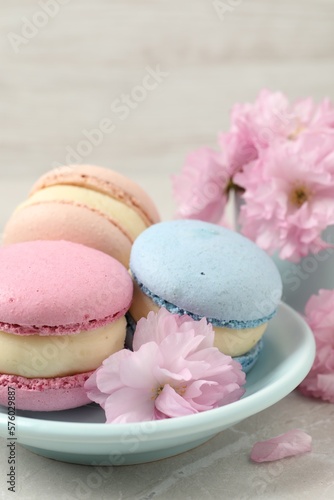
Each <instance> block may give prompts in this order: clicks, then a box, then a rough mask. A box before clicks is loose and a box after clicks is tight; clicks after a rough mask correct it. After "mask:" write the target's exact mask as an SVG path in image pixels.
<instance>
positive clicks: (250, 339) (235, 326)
mask: <svg viewBox="0 0 334 500" xmlns="http://www.w3.org/2000/svg"><path fill="white" fill-rule="evenodd" d="M132 276H133V278H134V300H133V303H132V306H131V308H130V314H131V316H132V317H133V319H134V320H135V321H138V320H139V319H140V318H141V317H143V316H147V314H148V313H149V312H150V311H154V312H157V311H158V310H159V308H161V307H164V308H165V309H167V310H168V311H169V312H171V313H172V314H179V315H184V314H187V315H188V316H190V317H191V318H193V319H194V320H196V321H199V320H200V319H202V316H200V315H198V314H194V313H192V312H190V311H186V310H185V309H182V308H179V307H177V306H175V305H174V304H171V303H170V302H168V301H166V300H163V299H161V298H160V297H158V296H157V295H155V294H153V293H152V292H151V291H150V290H148V288H147V287H145V286H144V285H143V284H141V283H139V282H138V280H137V279H136V277H135V276H134V275H133V274H132ZM275 313H276V311H274V312H273V313H272V314H271V315H270V316H269V317H267V318H262V319H260V320H258V321H256V322H255V321H253V320H252V321H248V322H246V321H231V320H230V321H224V320H218V319H216V318H206V319H207V321H208V322H209V323H211V324H212V325H213V329H214V331H215V340H214V345H215V347H217V348H218V349H219V350H220V351H221V352H223V353H225V354H227V355H229V356H232V357H236V356H242V355H244V354H245V353H248V351H250V350H252V349H253V348H254V346H256V345H257V344H258V343H259V341H260V340H261V338H262V336H263V334H264V332H265V330H266V328H267V323H268V321H269V320H270V319H271V318H272V317H273V316H274V315H275Z"/></svg>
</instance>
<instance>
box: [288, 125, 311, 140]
mask: <svg viewBox="0 0 334 500" xmlns="http://www.w3.org/2000/svg"><path fill="white" fill-rule="evenodd" d="M305 128H306V127H304V126H303V125H302V124H301V123H300V124H298V125H297V127H296V128H295V130H293V132H291V134H289V135H288V137H287V138H288V139H289V141H295V140H296V139H297V137H298V136H299V134H300V133H301V132H303V130H305Z"/></svg>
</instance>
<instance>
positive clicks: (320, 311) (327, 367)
mask: <svg viewBox="0 0 334 500" xmlns="http://www.w3.org/2000/svg"><path fill="white" fill-rule="evenodd" d="M333 303H334V290H320V291H319V294H318V295H313V296H312V297H311V298H310V299H309V301H308V302H307V304H306V307H305V315H306V320H307V322H308V324H309V325H310V328H311V329H312V331H313V333H314V337H315V342H316V356H315V360H314V363H313V366H312V368H311V371H310V372H309V374H308V375H307V377H306V378H305V379H304V380H303V382H302V383H301V384H300V386H299V389H300V391H301V392H302V393H303V394H304V395H305V396H312V397H315V398H321V399H323V400H325V401H329V402H330V403H334V309H333Z"/></svg>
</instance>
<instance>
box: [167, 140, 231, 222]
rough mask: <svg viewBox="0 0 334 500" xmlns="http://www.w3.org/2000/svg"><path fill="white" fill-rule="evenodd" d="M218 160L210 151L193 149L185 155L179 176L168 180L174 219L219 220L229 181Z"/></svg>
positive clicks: (228, 176) (228, 175)
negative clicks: (170, 184) (172, 198)
mask: <svg viewBox="0 0 334 500" xmlns="http://www.w3.org/2000/svg"><path fill="white" fill-rule="evenodd" d="M222 160H223V158H222V157H221V156H220V155H219V153H217V152H216V151H214V150H213V149H210V148H200V149H197V150H195V151H193V152H192V153H190V154H189V155H188V156H187V158H186V161H185V164H184V166H183V169H182V171H181V173H180V174H179V175H174V176H173V177H172V183H173V194H174V198H175V200H176V202H177V204H178V210H177V214H176V216H177V217H178V218H181V219H200V220H205V221H208V222H214V223H218V222H220V221H221V219H222V217H223V214H224V209H225V205H226V202H227V191H228V185H229V182H230V179H231V173H230V172H229V171H228V170H227V168H226V167H225V165H224V163H223V161H222Z"/></svg>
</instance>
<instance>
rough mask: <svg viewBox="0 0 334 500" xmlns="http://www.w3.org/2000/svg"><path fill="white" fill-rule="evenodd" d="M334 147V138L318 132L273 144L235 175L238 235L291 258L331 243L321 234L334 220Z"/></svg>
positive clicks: (297, 257) (270, 251)
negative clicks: (240, 193)
mask: <svg viewBox="0 0 334 500" xmlns="http://www.w3.org/2000/svg"><path fill="white" fill-rule="evenodd" d="M310 144H312V147H310ZM333 147H334V136H330V139H329V140H328V141H323V140H322V138H321V137H319V136H318V135H314V136H313V135H312V136H310V137H304V139H300V140H299V141H298V142H290V143H289V142H286V143H284V144H279V143H276V144H272V145H271V147H270V148H267V149H265V150H262V151H261V153H260V156H259V158H258V159H257V160H255V161H253V162H251V163H249V164H248V165H247V166H246V167H244V169H243V171H242V172H239V173H238V174H236V176H235V182H236V183H237V184H238V185H240V186H241V187H243V188H244V189H245V193H244V194H243V200H244V205H242V206H241V210H240V224H241V231H242V233H243V234H244V235H245V236H247V237H248V238H250V239H252V240H253V241H255V242H256V243H257V244H258V245H259V246H260V247H261V248H263V249H264V250H266V251H267V252H268V253H274V252H275V251H277V250H278V251H279V256H280V258H281V259H287V260H291V261H294V262H297V261H298V260H300V258H301V257H304V256H306V255H308V254H309V253H317V252H319V251H320V250H322V249H324V248H327V247H328V246H330V245H329V244H328V243H326V242H324V241H323V240H322V238H321V234H322V232H323V230H324V229H326V227H327V226H328V225H331V224H333V223H334V175H333V172H334V155H333Z"/></svg>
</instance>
